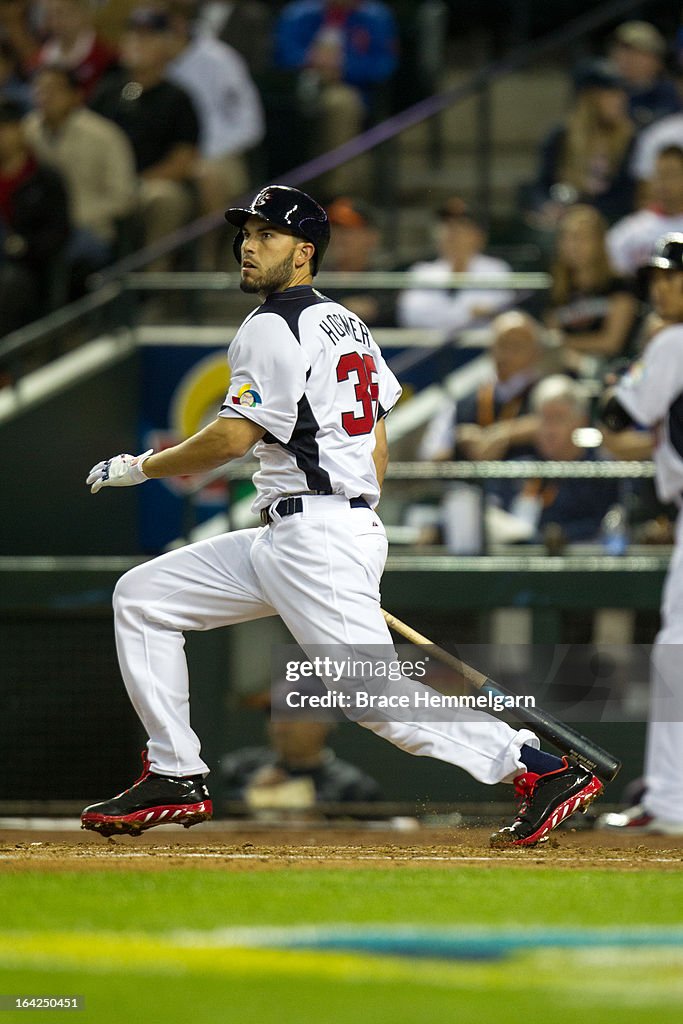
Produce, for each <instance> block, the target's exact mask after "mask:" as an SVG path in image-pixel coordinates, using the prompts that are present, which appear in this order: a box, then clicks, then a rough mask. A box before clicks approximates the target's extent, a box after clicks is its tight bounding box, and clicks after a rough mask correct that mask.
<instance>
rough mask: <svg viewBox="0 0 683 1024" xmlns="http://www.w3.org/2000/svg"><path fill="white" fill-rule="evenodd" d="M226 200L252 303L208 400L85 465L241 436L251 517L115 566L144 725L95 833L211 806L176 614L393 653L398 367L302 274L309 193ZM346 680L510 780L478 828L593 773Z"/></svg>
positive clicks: (593, 785)
mask: <svg viewBox="0 0 683 1024" xmlns="http://www.w3.org/2000/svg"><path fill="white" fill-rule="evenodd" d="M226 217H227V219H228V221H229V222H230V223H231V224H233V225H235V227H236V228H237V229H238V232H237V235H236V237H235V241H234V246H233V250H234V253H235V257H236V258H237V260H238V262H239V263H240V265H241V281H242V283H241V288H242V290H243V291H244V292H246V293H248V294H253V295H258V296H259V298H260V299H261V305H260V306H259V307H258V308H257V309H256V310H255V311H254V312H253V313H251V314H249V316H248V317H247V318H246V320H245V321H244V323H243V324H242V326H241V327H240V328H239V330H238V332H237V334H236V336H235V338H234V340H233V342H232V344H231V346H230V365H231V369H232V374H231V381H230V388H229V391H228V394H227V397H226V400H225V403H224V404H223V406H222V408H221V410H220V412H219V414H218V416H217V417H216V419H215V420H213V422H211V423H210V424H209V425H208V426H206V427H205V428H204V429H203V430H201V431H199V432H198V433H197V434H195V435H194V436H192V437H190V438H188V439H187V440H186V441H183V442H182V443H181V444H179V445H176V446H174V447H172V448H168V449H166V450H165V451H163V452H157V453H153V452H152V451H147V452H145V453H144V454H143V455H140V456H137V457H133V456H131V455H117V456H115V457H113V458H109V459H106V460H104V461H103V462H98V463H97V465H95V466H94V467H93V468H92V470H91V471H90V473H89V475H88V478H87V483H88V484H90V485H91V488H92V491H93V493H97V492H98V491H99V490H100V489H101V488H102V487H112V486H113V487H125V486H130V485H133V484H140V483H143V482H144V481H145V480H147V479H154V478H159V477H168V476H177V475H179V474H183V475H184V474H188V473H199V472H206V471H208V470H211V469H214V468H217V467H219V466H221V465H223V464H224V463H226V462H229V461H230V460H231V459H235V458H240V457H241V456H243V455H245V454H246V453H247V452H248V451H249V450H250V449H251V447H252V446H253V445H254V444H255V445H256V448H255V451H254V454H255V456H256V458H257V459H258V460H259V462H260V469H259V470H258V472H257V473H256V474H255V476H254V483H255V486H256V489H257V496H256V499H255V502H254V505H253V508H254V511H256V512H258V513H259V514H260V516H261V521H262V524H263V525H262V526H261V527H260V528H256V529H251V530H241V531H238V532H236V533H227V534H223V535H221V536H219V537H214V538H211V539H209V540H206V541H200V542H199V543H196V544H192V545H190V546H189V547H185V548H182V549H179V550H176V551H173V552H170V553H168V554H165V555H162V556H161V557H159V558H156V559H154V560H152V561H151V562H148V563H146V564H143V565H140V566H138V567H136V568H135V569H133V570H131V571H130V572H128V573H126V574H125V576H123V577H122V579H121V580H120V581H119V583H118V584H117V587H116V590H115V594H114V613H115V628H116V637H117V650H118V656H119V662H120V666H121V671H122V675H123V678H124V682H125V684H126V687H127V690H128V694H129V696H130V698H131V701H132V703H133V705H134V707H135V709H136V711H137V713H138V715H139V716H140V718H141V720H142V722H143V724H144V727H145V729H146V731H147V735H148V737H149V743H148V760H146V761H145V767H144V770H143V774H142V776H141V777H140V779H139V780H138V781H137V782H136V783H135V784H134V785H133V786H131V787H130V788H129V789H127V790H126V791H125V792H123V793H121V794H119V795H118V796H116V797H113V798H112V799H110V800H105V801H103V802H102V803H97V804H93V805H92V806H90V807H87V808H86V809H85V810H84V811H83V815H82V819H81V820H82V826H83V827H84V828H87V829H93V830H94V831H99V832H101V833H102V834H104V835H111V834H113V833H115V832H116V833H121V832H127V833H133V834H137V833H139V832H141V831H142V830H144V829H147V828H152V827H153V826H155V825H160V824H164V823H166V822H176V823H179V824H183V825H185V826H187V827H189V826H190V825H193V824H195V823H196V822H200V821H205V820H206V819H208V818H210V817H211V813H212V806H211V800H210V797H209V792H208V789H207V787H206V783H205V781H204V776H205V775H206V773H207V772H208V771H209V769H208V766H207V765H206V764H205V762H204V761H203V760H202V758H201V756H200V742H199V738H198V737H197V735H196V734H195V733H194V732H193V730H192V728H191V725H190V715H189V679H188V670H187V663H186V660H185V654H184V638H183V633H184V632H185V631H186V630H197V629H199V630H204V629H212V628H215V627H217V626H225V625H228V624H230V623H233V622H244V621H248V620H252V619H257V618H262V617H265V616H269V615H275V614H279V615H280V616H281V618H282V619H283V621H284V623H285V624H286V626H287V627H288V629H289V631H290V633H291V634H292V635H293V637H294V639H295V640H296V641H297V643H298V644H299V645H300V646H301V647H302V648H303V649H304V651H305V652H306V654H307V656H309V657H310V656H311V655H312V652H315V651H316V650H317V651H318V653H319V651H320V647H321V646H323V647H324V646H327V650H328V651H329V646H330V645H333V646H334V649H335V650H336V651H337V652H338V651H339V649H340V646H341V647H342V650H344V649H345V652H346V653H348V652H352V654H353V656H354V657H356V658H357V657H358V656H359V655H361V656H362V657H367V653H366V652H368V650H369V651H371V652H373V651H374V652H375V653H374V656H373V655H371V657H374V661H375V662H379V663H380V664H381V663H382V662H384V661H395V658H396V654H395V651H394V648H393V644H392V641H391V636H390V634H389V630H388V628H387V626H386V623H385V621H384V618H383V615H382V611H381V608H380V603H379V582H380V576H381V574H382V570H383V568H384V562H385V559H386V554H387V540H386V534H385V531H384V527H383V526H382V523H381V520H380V518H379V516H378V515H377V512H376V511H375V508H376V506H377V503H378V501H379V495H380V487H381V485H382V481H383V478H384V473H385V470H386V466H387V462H388V449H387V437H386V427H385V423H384V418H385V416H386V414H387V413H388V412H389V411H390V409H391V408H392V406H393V405H394V404H395V403H396V401H397V399H398V397H399V395H400V392H401V388H400V385H399V384H398V381H397V380H396V378H395V377H394V375H393V374H392V373H391V371H390V370H389V368H388V366H387V365H386V363H385V361H384V359H383V358H382V354H381V352H380V350H379V348H378V346H377V344H376V343H375V341H374V340H373V338H372V336H371V334H370V331H369V330H368V328H367V327H366V325H365V324H364V323H363V321H361V320H359V319H358V318H357V317H355V316H354V315H353V314H352V313H350V312H349V311H348V310H346V309H345V308H344V307H343V306H340V305H338V304H337V303H335V302H332V301H331V300H330V299H327V298H326V297H325V296H323V295H321V294H320V293H319V292H317V291H316V290H315V289H314V288H313V287H312V285H313V278H314V276H315V274H316V273H317V271H318V269H319V267H320V264H321V262H322V259H323V257H324V255H325V250H326V249H327V245H328V242H329V237H330V227H329V221H328V218H327V214H326V213H325V211H324V210H323V208H322V207H321V206H319V205H318V203H317V202H315V201H314V200H313V199H311V197H310V196H308V195H306V194H305V193H302V192H300V191H298V190H297V189H292V188H289V187H287V186H284V185H269V186H267V187H266V188H264V189H262V190H261V191H260V192H259V193H258V194H257V195H255V196H254V198H253V200H252V201H251V203H250V204H249V205H248V206H245V207H241V208H232V209H229V210H228V211H227V214H226ZM377 651H380V652H381V654H380V655H379V657H378V656H377V653H376V652H377ZM313 656H315V654H313ZM385 667H386V666H385ZM384 678H385V680H386V679H388V673H385V675H384ZM323 681H324V682H325V684H326V685H327V686H329V687H330V688H332V686H333V683H332V680H331V679H324V680H323ZM357 682H358V681H357V680H354V679H351V678H349V677H348V676H346V677H345V678H343V679H342V680H341V682H337V681H335V684H334V685H336V686H337V687H338V688H340V689H341V691H342V692H345V693H346V694H347V697H348V698H349V699H350V701H351V702H352V703H351V710H348V711H347V707H348V705H346V706H345V708H344V710H345V712H346V713H347V714H348V715H349V717H351V718H353V719H355V720H356V721H358V722H359V724H361V725H363V726H364V727H366V728H368V729H370V730H372V731H373V732H375V733H377V734H378V735H380V736H383V737H384V738H386V739H388V740H389V741H390V742H392V743H394V744H395V745H396V746H398V747H400V748H402V749H403V750H406V751H408V752H409V753H412V754H416V755H421V756H431V757H435V758H437V759H439V760H442V761H445V762H447V763H450V764H454V765H459V766H460V767H462V768H464V769H465V770H467V771H468V772H469V773H470V774H471V775H473V776H474V777H475V778H477V779H478V780H479V781H481V782H484V783H489V784H493V783H497V782H503V781H508V782H512V781H514V782H515V783H516V786H517V789H518V792H519V793H520V795H521V798H522V804H521V807H520V810H519V812H518V814H517V816H516V818H515V820H514V822H513V824H512V825H511V826H508V827H505V828H503V829H501V830H500V831H498V832H497V833H495V835H494V836H493V837H492V842H493V843H494V844H495V845H500V846H511V845H525V846H526V845H534V844H535V843H536V842H538V841H539V840H540V839H542V838H544V836H545V835H546V834H547V833H548V832H549V831H550V830H551V829H552V828H554V827H555V826H556V825H557V824H558V823H559V822H560V821H562V820H563V819H564V818H566V817H568V815H569V814H571V813H573V812H574V811H577V810H579V809H581V808H583V807H585V806H586V805H587V804H588V803H590V801H591V800H592V799H593V798H594V797H595V796H597V795H598V794H599V792H600V791H601V789H602V785H601V783H600V782H599V780H598V779H597V778H596V777H595V776H593V775H592V774H591V772H590V771H588V770H587V769H585V768H583V767H581V766H580V765H579V764H577V763H576V762H574V761H570V760H569V759H567V758H564V759H560V758H557V757H554V756H553V755H551V754H547V753H544V752H543V751H541V750H540V749H539V743H538V738H537V737H536V736H535V735H534V734H533V733H531V732H529V731H528V730H526V729H520V730H519V731H515V730H513V729H511V728H510V726H509V725H507V724H506V723H505V722H503V721H501V720H500V719H497V718H494V717H492V716H490V715H488V714H485V713H483V712H480V711H475V710H471V709H461V710H459V711H458V712H457V713H456V714H455V715H454V716H453V717H452V718H448V719H446V720H444V721H439V722H429V723H423V722H420V721H417V720H416V718H417V715H416V714H415V713H414V712H412V713H411V712H410V710H409V711H408V713H407V714H406V715H405V717H401V716H400V715H399V714H398V713H397V712H395V711H394V712H392V713H389V714H386V715H384V716H382V715H379V714H377V712H376V711H375V710H370V711H363V710H361V711H359V710H358V708H359V707H362V702H359V701H357V700H356V702H355V705H354V703H353V695H354V690H355V691H356V692H357V691H358V686H357ZM361 688H362V689H363V690H365V689H367V687H361ZM418 688H419V687H418ZM415 689H416V686H415V684H414V683H413V682H412V681H411V680H408V679H406V678H404V677H403V676H401V677H400V678H399V679H398V680H397V681H396V682H393V681H392V682H391V683H387V689H386V692H387V693H389V694H390V695H391V696H392V698H393V699H394V700H395V699H397V698H400V697H403V698H404V700H407V701H408V708H409V709H410V708H411V707H413V708H414V707H416V703H415V699H414V698H415ZM411 701H412V704H411Z"/></svg>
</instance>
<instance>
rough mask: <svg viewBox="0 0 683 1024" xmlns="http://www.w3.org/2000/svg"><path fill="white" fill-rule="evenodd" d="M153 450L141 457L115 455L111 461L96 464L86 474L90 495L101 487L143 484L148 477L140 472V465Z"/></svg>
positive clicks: (106, 460)
mask: <svg viewBox="0 0 683 1024" xmlns="http://www.w3.org/2000/svg"><path fill="white" fill-rule="evenodd" d="M153 451H154V449H153V448H150V449H149V451H146V452H144V454H142V455H115V456H114V458H113V459H105V460H104V462H98V463H97V465H96V466H93V468H92V469H91V470H90V472H89V473H88V478H87V480H86V481H85V482H86V484H90V485H91V487H90V491H91V493H92V494H97V492H98V491H99V490H100V488H101V487H133V486H134V485H135V484H143V483H144V482H145V480H148V479H149V477H147V476H145V474H144V473H143V471H142V464H143V462H144V461H145V459H146V458H148V457H149V456H150V455H151V454H152V452H153Z"/></svg>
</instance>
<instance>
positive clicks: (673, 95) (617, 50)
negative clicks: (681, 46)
mask: <svg viewBox="0 0 683 1024" xmlns="http://www.w3.org/2000/svg"><path fill="white" fill-rule="evenodd" d="M609 56H610V59H611V60H612V62H613V64H614V66H615V68H616V70H617V72H618V73H619V74H620V75H621V77H622V78H623V80H624V82H625V83H626V87H627V89H628V105H629V112H630V114H631V118H632V120H633V122H634V124H635V125H636V127H637V128H638V130H640V129H641V128H645V127H647V125H649V124H652V122H653V121H658V120H659V119H660V117H666V116H667V115H668V114H676V113H677V112H678V111H679V110H680V109H681V97H680V96H679V94H678V89H677V88H676V83H675V82H674V80H673V79H672V78H670V77H669V76H668V75H667V74H666V73H665V71H664V58H665V56H666V39H665V38H664V36H663V35H662V33H661V32H660V31H659V29H657V28H655V26H654V25H651V24H650V23H649V22H648V21H625V22H623V23H622V24H621V25H619V26H618V27H617V29H616V31H615V33H614V37H613V40H612V46H611V49H610V54H609Z"/></svg>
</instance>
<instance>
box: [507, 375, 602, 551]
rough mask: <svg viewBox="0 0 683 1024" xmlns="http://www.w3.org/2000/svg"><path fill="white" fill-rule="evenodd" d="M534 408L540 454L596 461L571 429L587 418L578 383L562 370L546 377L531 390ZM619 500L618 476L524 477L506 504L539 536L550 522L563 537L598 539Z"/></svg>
mask: <svg viewBox="0 0 683 1024" xmlns="http://www.w3.org/2000/svg"><path fill="white" fill-rule="evenodd" d="M531 406H532V409H533V411H534V412H535V413H536V414H537V415H538V417H539V419H538V432H537V434H536V442H535V444H536V449H537V451H538V454H539V456H540V458H541V459H548V460H553V461H562V462H565V461H566V462H576V461H591V462H592V461H595V460H597V459H598V458H599V457H598V455H597V453H596V449H594V448H581V447H579V446H578V445H577V443H576V437H575V433H574V432H575V431H576V430H578V429H580V428H581V427H586V426H587V425H588V423H589V416H588V410H589V404H588V399H587V397H586V395H585V393H584V391H583V388H582V386H581V385H580V384H579V383H578V382H577V381H574V380H572V379H571V378H570V377H564V376H562V375H561V374H557V375H554V376H552V377H546V378H545V379H544V380H542V381H541V382H540V383H539V384H538V385H537V387H536V389H535V390H534V393H533V395H532V398H531ZM618 501H619V483H618V481H617V480H609V479H605V480H591V479H573V480H570V479H566V480H564V479H559V480H553V479H549V480H544V479H543V478H539V479H536V480H527V481H526V482H525V483H524V484H523V486H522V487H521V489H520V490H519V492H518V494H517V495H516V497H515V498H514V499H513V500H512V502H511V503H510V505H509V511H510V512H511V513H512V515H514V516H516V517H518V518H520V519H522V520H523V521H524V522H526V523H527V524H528V525H529V526H530V527H531V528H532V529H533V531H534V535H535V538H536V539H538V540H541V539H542V538H543V536H544V534H545V533H546V530H547V529H548V528H549V527H551V526H552V527H553V529H554V530H556V531H558V532H560V533H561V535H562V537H563V539H564V540H566V541H582V540H583V541H587V540H594V539H595V538H597V536H598V534H599V532H600V526H601V523H602V520H603V518H604V516H605V515H606V513H607V512H608V510H609V509H610V508H611V507H612V506H613V505H615V504H616V503H617V502H618Z"/></svg>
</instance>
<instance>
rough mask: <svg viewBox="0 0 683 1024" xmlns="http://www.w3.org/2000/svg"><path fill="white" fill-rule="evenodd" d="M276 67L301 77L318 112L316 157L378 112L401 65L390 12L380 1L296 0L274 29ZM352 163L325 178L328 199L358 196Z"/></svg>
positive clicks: (304, 93)
mask: <svg viewBox="0 0 683 1024" xmlns="http://www.w3.org/2000/svg"><path fill="white" fill-rule="evenodd" d="M274 60H275V64H276V66H277V67H279V68H281V69H283V70H291V71H296V72H298V73H299V96H300V100H301V102H302V103H304V104H305V105H306V106H307V107H308V108H309V109H311V108H312V109H313V110H314V111H315V117H314V125H315V127H314V134H313V137H314V138H315V139H316V140H317V141H316V148H317V152H319V153H325V152H327V151H328V150H331V149H335V148H336V147H337V146H340V145H341V144H342V143H344V142H347V141H348V140H349V139H351V138H353V137H354V136H355V135H358V133H359V132H360V131H361V130H362V128H363V126H364V124H365V123H366V122H367V120H368V118H372V117H373V116H375V115H376V113H377V110H376V105H377V101H378V97H379V96H380V86H382V85H383V84H384V83H386V82H388V81H389V79H390V78H391V76H392V75H393V74H394V71H395V70H396V67H397V63H398V32H397V28H396V23H395V20H394V16H393V14H392V12H391V8H390V7H389V6H388V5H387V4H384V3H381V2H378V0H293V2H291V3H287V4H285V6H284V8H283V10H282V11H281V13H280V15H279V17H278V20H277V22H276V26H275V53H274ZM356 173H357V172H356V170H355V169H354V167H353V165H352V164H349V163H347V164H344V165H342V166H341V167H339V168H337V169H336V170H335V171H334V172H331V173H330V174H329V175H327V176H326V177H325V182H324V188H325V189H326V191H327V192H328V193H329V194H332V195H334V194H340V193H342V192H349V191H354V190H355V188H354V185H355V182H354V175H355V174H356Z"/></svg>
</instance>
